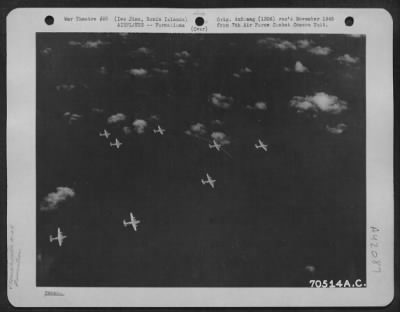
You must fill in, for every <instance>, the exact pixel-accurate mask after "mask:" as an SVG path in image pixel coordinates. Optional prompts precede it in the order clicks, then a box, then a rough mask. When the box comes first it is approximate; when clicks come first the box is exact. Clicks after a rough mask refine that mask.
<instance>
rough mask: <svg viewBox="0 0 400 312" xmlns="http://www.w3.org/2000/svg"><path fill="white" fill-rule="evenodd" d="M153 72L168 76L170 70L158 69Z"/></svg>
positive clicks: (155, 68)
mask: <svg viewBox="0 0 400 312" xmlns="http://www.w3.org/2000/svg"><path fill="white" fill-rule="evenodd" d="M153 72H155V73H157V74H160V75H167V74H168V69H162V68H158V67H154V68H153Z"/></svg>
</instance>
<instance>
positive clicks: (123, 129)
mask: <svg viewBox="0 0 400 312" xmlns="http://www.w3.org/2000/svg"><path fill="white" fill-rule="evenodd" d="M122 132H123V133H125V134H126V135H129V134H131V133H132V128H131V127H128V126H125V127H123V128H122Z"/></svg>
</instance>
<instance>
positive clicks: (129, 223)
mask: <svg viewBox="0 0 400 312" xmlns="http://www.w3.org/2000/svg"><path fill="white" fill-rule="evenodd" d="M165 132H166V130H165V129H163V128H162V127H161V126H160V125H158V126H157V128H156V129H153V133H154V134H159V135H164V133H165ZM99 136H100V137H104V138H106V139H108V138H109V137H110V136H111V132H108V131H107V130H106V129H103V132H100V133H99ZM109 144H110V147H111V148H113V147H115V148H117V149H119V148H120V147H121V146H122V145H123V143H122V142H120V141H119V140H118V138H115V141H114V142H112V141H111V142H110V143H109ZM208 147H209V149H215V150H216V151H217V152H219V151H221V150H223V149H222V143H219V142H217V141H216V140H212V142H211V143H209V144H208ZM254 147H255V148H256V149H257V150H258V149H262V150H263V151H265V152H267V151H268V144H265V143H264V142H263V141H261V139H258V141H257V143H255V144H254ZM200 181H201V184H202V185H207V184H208V185H209V186H210V187H211V188H212V189H215V185H216V182H217V180H216V179H213V178H212V177H211V175H210V174H209V173H208V172H207V173H206V177H205V178H204V179H203V178H201V179H200ZM139 223H140V220H138V219H136V217H135V216H134V215H133V213H132V212H130V214H129V220H128V221H126V220H125V219H123V220H122V224H123V226H124V227H128V226H132V229H133V230H134V231H135V232H137V231H138V225H139ZM66 238H67V236H66V235H64V234H63V233H62V231H61V229H60V228H59V227H58V228H57V235H56V236H52V235H50V237H49V240H50V243H52V242H55V241H57V242H58V245H59V247H61V246H62V244H63V241H64V239H66Z"/></svg>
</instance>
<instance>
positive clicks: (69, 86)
mask: <svg viewBox="0 0 400 312" xmlns="http://www.w3.org/2000/svg"><path fill="white" fill-rule="evenodd" d="M75 88H76V85H74V84H72V83H71V84H66V83H63V84H59V85H57V86H56V90H57V91H71V90H73V89H75Z"/></svg>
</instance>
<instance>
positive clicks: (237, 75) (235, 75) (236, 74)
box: [232, 73, 240, 79]
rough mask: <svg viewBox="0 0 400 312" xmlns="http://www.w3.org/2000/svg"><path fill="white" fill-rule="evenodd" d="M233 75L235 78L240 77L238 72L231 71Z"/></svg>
mask: <svg viewBox="0 0 400 312" xmlns="http://www.w3.org/2000/svg"><path fill="white" fill-rule="evenodd" d="M232 76H233V77H235V78H237V79H239V78H240V75H239V74H238V73H233V75H232Z"/></svg>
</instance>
